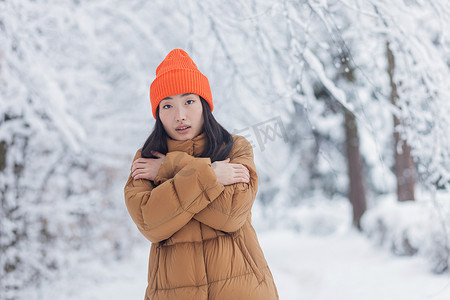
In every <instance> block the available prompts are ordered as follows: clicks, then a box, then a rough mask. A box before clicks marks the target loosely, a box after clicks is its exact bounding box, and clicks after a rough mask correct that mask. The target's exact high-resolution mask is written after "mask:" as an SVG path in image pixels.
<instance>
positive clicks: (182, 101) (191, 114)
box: [159, 93, 203, 141]
mask: <svg viewBox="0 0 450 300" xmlns="http://www.w3.org/2000/svg"><path fill="white" fill-rule="evenodd" d="M202 113H203V107H202V103H201V100H200V96H199V95H196V94H191V93H186V94H178V95H173V96H170V97H167V98H164V99H163V100H161V102H160V103H159V118H160V119H161V122H162V124H163V126H164V129H165V130H166V132H167V134H168V135H169V136H170V137H171V138H172V139H174V140H179V141H184V140H188V139H192V138H194V137H196V136H197V135H199V134H200V132H202V129H203V114H202Z"/></svg>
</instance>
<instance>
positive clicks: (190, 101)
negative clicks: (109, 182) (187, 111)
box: [186, 100, 195, 104]
mask: <svg viewBox="0 0 450 300" xmlns="http://www.w3.org/2000/svg"><path fill="white" fill-rule="evenodd" d="M188 102H189V103H188ZM194 102H195V100H187V101H186V103H187V104H192V103H194Z"/></svg>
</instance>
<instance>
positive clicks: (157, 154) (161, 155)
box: [152, 150, 166, 158]
mask: <svg viewBox="0 0 450 300" xmlns="http://www.w3.org/2000/svg"><path fill="white" fill-rule="evenodd" d="M152 154H153V155H154V156H156V157H158V158H163V157H166V156H165V155H164V154H162V153H160V152H158V151H153V150H152Z"/></svg>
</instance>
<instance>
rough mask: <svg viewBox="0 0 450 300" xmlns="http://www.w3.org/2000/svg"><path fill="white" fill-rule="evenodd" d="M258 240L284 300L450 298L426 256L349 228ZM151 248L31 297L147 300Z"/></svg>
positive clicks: (89, 268) (446, 282)
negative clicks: (402, 253)
mask: <svg viewBox="0 0 450 300" xmlns="http://www.w3.org/2000/svg"><path fill="white" fill-rule="evenodd" d="M259 240H260V243H261V246H262V248H263V251H264V253H265V255H266V258H267V260H268V262H269V265H270V267H271V270H272V273H273V276H274V278H275V281H276V284H277V287H278V291H279V295H280V299H282V300H297V299H314V300H321V299H327V300H328V299H338V300H353V299H357V300H371V299H374V300H389V299H395V300H402V299H408V300H416V299H417V300H418V299H430V300H448V299H450V276H449V275H440V276H438V275H434V274H432V273H430V272H428V271H427V270H428V264H427V263H426V261H425V260H424V259H423V258H421V257H398V256H394V255H392V254H390V253H389V252H386V250H384V249H379V248H377V247H376V246H374V245H373V244H372V243H371V241H370V240H368V239H367V238H365V237H364V236H362V235H361V234H359V233H357V232H355V231H353V230H347V231H344V232H341V233H336V234H333V235H328V236H314V235H310V234H305V233H302V234H299V233H295V232H293V231H288V230H276V231H275V230H274V231H267V232H263V233H260V234H259ZM148 250H149V245H142V246H139V247H136V250H135V251H134V253H132V254H131V255H130V259H126V260H122V261H120V262H116V263H113V264H111V265H109V266H107V267H104V266H102V265H101V264H100V263H99V264H93V263H91V262H89V263H86V264H85V265H80V266H79V268H78V269H77V270H75V271H74V272H73V273H72V274H71V275H70V276H65V277H62V278H60V279H59V280H58V281H57V282H55V283H52V284H51V286H47V287H43V288H42V289H41V290H39V291H34V292H33V293H32V294H30V295H28V296H27V298H26V299H60V300H75V299H76V300H104V299H110V300H111V299H112V300H115V299H117V300H124V299H126V300H134V299H139V300H141V299H143V295H144V291H145V288H146V279H147V262H148Z"/></svg>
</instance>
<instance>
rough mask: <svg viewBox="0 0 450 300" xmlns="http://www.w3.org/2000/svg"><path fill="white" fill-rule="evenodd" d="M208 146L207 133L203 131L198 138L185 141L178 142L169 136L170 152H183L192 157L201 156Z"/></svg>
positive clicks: (168, 147)
mask: <svg viewBox="0 0 450 300" xmlns="http://www.w3.org/2000/svg"><path fill="white" fill-rule="evenodd" d="M205 145H206V133H205V132H204V131H203V132H202V133H200V134H199V135H197V136H196V137H194V138H192V139H188V140H185V141H177V140H174V139H172V138H171V137H169V136H167V149H168V152H172V151H183V152H186V153H187V154H189V155H192V156H200V155H201V154H202V153H203V150H204V149H205Z"/></svg>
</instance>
